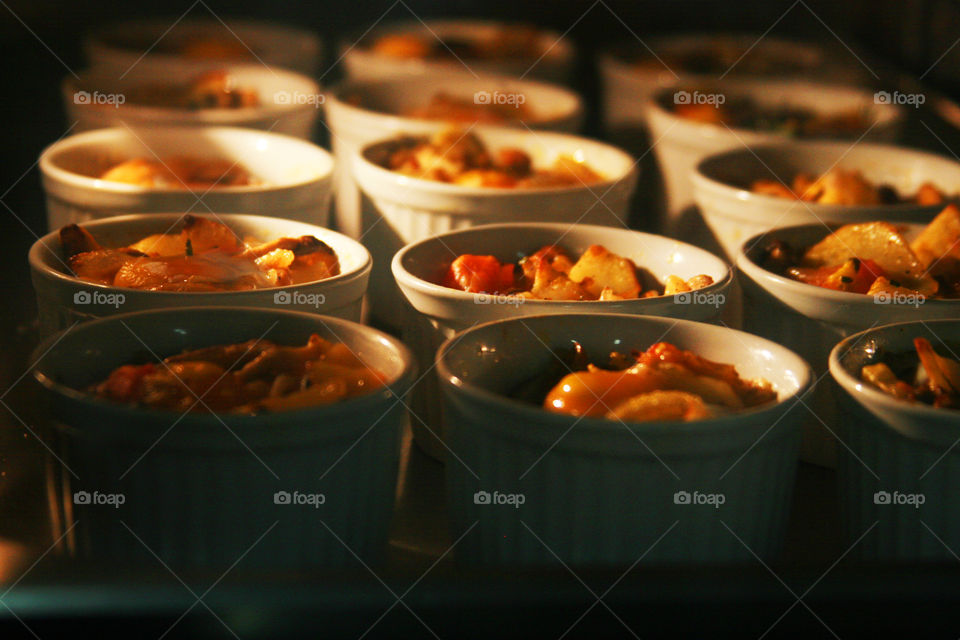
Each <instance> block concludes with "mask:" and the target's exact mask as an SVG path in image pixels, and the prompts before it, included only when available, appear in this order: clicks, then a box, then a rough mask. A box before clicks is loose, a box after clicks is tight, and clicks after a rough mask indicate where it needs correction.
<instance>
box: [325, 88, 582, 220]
mask: <svg viewBox="0 0 960 640" xmlns="http://www.w3.org/2000/svg"><path fill="white" fill-rule="evenodd" d="M494 91H500V92H504V93H511V94H517V95H523V96H524V99H525V102H524V104H525V105H526V106H527V107H529V108H530V109H532V110H533V111H534V115H535V118H534V119H531V120H529V121H527V122H524V123H522V124H521V123H520V122H516V123H513V125H515V126H516V127H518V128H521V129H525V127H524V125H526V127H529V128H531V129H535V130H546V131H564V132H567V133H574V132H576V131H577V130H578V129H579V128H580V124H581V122H582V121H583V102H582V100H581V99H580V97H579V96H578V95H577V94H576V93H574V92H572V91H570V90H569V89H565V88H563V87H559V86H555V85H551V84H546V83H542V82H534V81H532V80H518V79H516V78H509V77H505V76H480V77H477V78H475V77H473V76H471V75H470V74H464V73H424V74H416V75H407V76H404V77H402V78H393V79H388V80H372V81H364V82H345V83H343V84H341V85H339V86H337V87H334V88H333V89H332V90H331V91H330V92H329V93H328V94H327V102H326V105H325V106H326V116H327V124H328V125H329V127H330V138H331V146H332V148H333V156H334V157H335V158H336V160H337V173H336V177H335V180H336V190H337V197H336V204H335V209H334V213H335V220H336V228H337V229H338V230H339V231H342V232H343V233H346V234H347V235H348V236H350V237H352V238H359V237H360V235H361V233H362V231H361V226H362V224H361V215H360V191H359V189H358V187H357V184H356V181H355V179H354V174H353V167H352V166H351V163H352V157H353V155H354V154H356V153H357V152H358V151H359V150H360V149H361V148H362V147H363V146H365V145H367V144H370V143H372V142H376V141H379V140H385V139H387V138H392V137H396V136H401V135H428V134H431V133H434V132H436V131H439V130H441V129H443V128H446V127H448V126H450V123H449V122H444V121H441V120H424V119H422V118H411V117H408V116H403V115H399V114H402V113H404V112H406V111H408V110H410V109H412V108H415V107H419V106H422V105H424V104H425V103H426V102H427V101H429V100H430V99H431V97H432V96H433V95H435V94H437V93H446V94H449V95H453V96H457V97H460V98H466V99H469V100H472V99H475V98H474V96H475V95H476V94H477V93H478V92H487V93H488V94H491V95H492V92H494ZM507 124H510V123H507Z"/></svg>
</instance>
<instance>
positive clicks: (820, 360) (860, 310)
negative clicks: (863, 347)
mask: <svg viewBox="0 0 960 640" xmlns="http://www.w3.org/2000/svg"><path fill="white" fill-rule="evenodd" d="M923 227H924V225H919V224H917V225H908V226H907V228H908V232H907V237H908V239H910V238H911V237H913V236H915V235H916V234H917V233H919V232H920V230H921V229H922V228H923ZM828 233H830V229H829V228H827V227H825V226H824V225H822V224H810V225H802V226H796V227H785V228H781V229H774V230H772V231H769V232H765V233H764V234H761V235H759V236H755V237H753V238H750V239H748V240H747V241H746V242H744V244H743V247H742V248H741V251H740V256H739V258H738V259H737V269H738V270H739V272H740V273H742V274H743V275H744V276H745V277H743V278H740V282H741V284H742V286H743V291H744V310H745V313H744V328H745V329H746V330H747V331H750V332H751V333H755V334H757V335H760V336H763V337H765V338H768V339H770V340H776V341H777V342H779V343H781V344H783V345H785V346H786V347H788V348H790V349H793V350H794V351H796V352H797V353H798V354H800V356H801V357H803V358H804V359H805V360H806V361H807V362H809V363H810V366H811V367H813V370H814V372H815V374H816V375H817V377H818V379H820V378H824V377H825V376H826V375H827V371H828V364H827V360H828V356H829V355H830V350H831V349H833V347H834V345H836V343H837V341H838V340H841V339H842V338H845V337H847V336H849V335H851V334H853V333H857V332H859V331H863V330H865V329H869V328H871V327H875V326H877V325H884V324H889V323H891V322H905V321H909V320H921V319H922V320H925V321H926V320H935V319H940V318H957V317H960V300H949V299H942V300H937V299H933V300H925V299H922V298H918V299H914V298H912V297H905V298H904V299H902V300H900V299H894V298H892V297H890V296H880V297H876V298H875V297H874V296H868V295H866V294H859V293H847V292H844V291H834V290H831V289H825V288H823V287H818V286H815V285H811V284H804V283H802V282H797V281H796V280H792V279H790V278H787V277H785V276H781V275H778V274H776V273H774V272H772V271H768V270H766V269H764V268H763V267H761V266H760V264H759V263H758V260H759V259H760V254H761V252H762V249H763V243H764V240H782V241H785V242H788V243H789V244H790V245H792V246H795V247H808V246H812V245H813V244H815V243H816V242H819V241H820V240H822V239H823V238H824V237H825V236H826V235H827V234H828ZM837 392H838V389H837V388H836V385H833V384H831V383H830V381H829V380H822V381H821V382H820V384H818V385H817V388H816V391H815V393H814V394H813V396H812V397H811V398H810V399H809V401H808V402H807V404H808V405H809V412H810V414H811V415H808V416H807V419H806V421H805V425H804V434H803V442H802V455H803V458H804V459H805V460H807V461H810V462H814V463H818V464H822V465H825V466H831V467H832V466H835V465H836V463H837V440H836V438H837V436H838V435H839V431H838V430H839V428H840V427H841V426H842V425H843V423H844V420H843V413H842V412H841V411H839V410H838V408H837V405H838V394H837Z"/></svg>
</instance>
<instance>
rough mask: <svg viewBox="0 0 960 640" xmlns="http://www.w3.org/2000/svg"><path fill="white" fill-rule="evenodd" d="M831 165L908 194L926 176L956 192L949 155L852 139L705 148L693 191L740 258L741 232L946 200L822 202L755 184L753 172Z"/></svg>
mask: <svg viewBox="0 0 960 640" xmlns="http://www.w3.org/2000/svg"><path fill="white" fill-rule="evenodd" d="M834 166H838V167H840V168H842V169H846V170H850V169H856V170H858V171H860V172H861V173H862V174H863V176H864V177H865V178H866V179H867V180H869V181H871V182H873V183H874V184H877V185H884V184H885V185H890V186H892V187H894V188H895V189H896V190H897V191H898V192H899V193H901V194H903V195H906V196H910V195H913V194H914V193H916V192H917V190H918V189H919V188H920V186H921V185H922V184H924V183H926V182H930V183H932V184H934V185H935V186H937V187H938V188H939V189H940V190H941V191H942V192H943V193H944V194H946V195H947V196H948V197H953V198H956V196H957V195H958V187H960V163H958V162H956V161H954V160H951V159H949V158H946V157H944V156H939V155H935V154H932V153H926V152H923V151H917V150H914V149H908V148H905V147H894V146H889V145H880V144H869V143H865V142H863V143H860V144H858V145H855V146H853V147H851V146H850V144H849V143H848V142H802V141H793V142H787V143H780V144H776V145H763V146H755V147H751V148H750V149H733V150H730V151H723V152H721V153H717V154H714V155H711V156H707V157H706V158H704V159H703V160H701V161H700V162H699V163H698V164H697V168H696V171H695V172H694V174H693V194H694V199H695V200H696V203H697V207H698V208H699V210H700V214H701V215H702V216H703V219H704V221H706V223H707V226H708V227H710V231H711V232H712V234H713V237H714V238H715V239H716V240H717V242H718V243H719V244H720V246H722V247H723V249H724V251H725V252H726V254H727V256H728V257H729V259H730V260H736V259H737V253H738V252H739V250H740V246H741V245H742V244H743V241H744V240H746V239H747V238H750V237H751V236H755V235H757V234H758V233H760V232H762V231H766V230H768V229H773V228H776V227H790V226H795V225H800V224H810V223H814V222H826V223H842V224H853V223H857V222H870V221H873V220H886V221H887V222H929V221H930V220H932V219H933V218H934V216H936V215H937V214H938V213H940V211H942V210H943V207H944V206H945V205H944V204H936V205H926V206H923V205H919V204H915V203H911V202H904V203H900V204H878V205H856V206H853V205H838V204H818V203H816V202H799V201H797V200H793V199H790V198H780V197H777V196H770V195H765V194H760V193H752V192H751V191H750V184H751V183H752V182H753V181H754V180H761V179H763V180H771V179H772V180H777V181H780V182H782V183H784V184H786V185H788V186H789V185H791V184H792V183H793V178H794V176H796V175H797V174H798V173H801V172H802V173H807V174H809V175H813V176H819V175H822V174H823V173H825V172H827V171H829V170H830V169H832V168H833V167H834ZM771 172H772V173H771Z"/></svg>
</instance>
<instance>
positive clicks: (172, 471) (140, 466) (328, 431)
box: [34, 307, 414, 570]
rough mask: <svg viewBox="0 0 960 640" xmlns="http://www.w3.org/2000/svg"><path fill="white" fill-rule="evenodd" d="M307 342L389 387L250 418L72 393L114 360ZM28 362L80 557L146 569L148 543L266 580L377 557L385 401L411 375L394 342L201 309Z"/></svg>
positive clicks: (387, 515) (55, 349) (122, 319)
mask: <svg viewBox="0 0 960 640" xmlns="http://www.w3.org/2000/svg"><path fill="white" fill-rule="evenodd" d="M313 333H317V334H319V335H320V336H321V337H324V338H326V339H328V340H332V341H335V342H341V343H343V344H345V345H347V346H348V347H349V348H350V349H351V350H353V351H354V352H355V353H356V354H357V355H358V356H359V357H360V359H361V360H363V361H364V363H366V364H367V365H368V366H370V367H373V368H375V369H377V370H378V371H380V372H381V373H383V374H385V376H386V377H387V380H388V382H387V385H386V386H385V387H383V388H382V389H380V390H377V391H375V392H373V393H370V394H368V395H364V396H358V397H356V398H352V399H349V400H346V401H344V402H340V403H336V404H332V405H329V406H323V407H314V408H309V409H301V410H295V411H288V412H277V413H264V414H260V415H255V416H235V415H229V414H223V415H221V416H213V415H211V414H209V413H206V412H203V413H188V414H184V415H180V414H177V413H176V412H171V411H160V410H147V409H143V408H137V407H132V406H127V405H121V404H116V403H112V402H109V401H106V400H100V399H97V398H95V397H93V396H91V395H90V394H88V393H86V392H85V391H83V389H85V388H86V387H87V386H89V385H91V384H95V383H97V382H99V381H100V380H102V379H104V378H105V377H106V376H107V375H108V374H109V373H110V371H112V370H113V369H114V368H116V367H118V366H120V365H123V364H129V363H143V362H149V361H155V357H154V356H153V354H156V356H158V357H165V356H168V355H173V354H177V353H180V352H181V351H183V350H186V349H193V348H199V347H206V346H212V345H222V344H234V343H240V342H245V341H247V340H255V339H258V338H264V339H268V340H273V341H275V342H279V343H281V344H304V343H305V342H306V340H307V339H308V337H309V336H310V335H311V334H313ZM151 352H152V353H151ZM36 354H37V357H38V358H39V360H38V361H37V363H36V365H35V367H34V375H35V377H36V378H37V379H38V380H39V381H40V383H41V384H42V385H43V386H44V387H45V393H44V394H43V397H44V398H45V399H46V401H45V403H44V410H45V411H46V412H48V413H49V419H50V421H51V423H52V426H53V427H54V430H55V433H56V435H57V439H56V441H55V444H56V447H55V449H54V450H55V451H56V453H57V456H58V459H59V460H53V461H51V466H52V467H53V468H54V469H55V470H56V472H57V474H56V476H58V477H56V476H55V477H54V478H52V481H53V482H54V486H53V487H52V489H53V491H55V492H58V493H59V494H60V496H61V501H60V505H59V508H60V509H63V511H64V513H63V516H64V517H63V520H62V521H63V522H65V523H67V525H66V526H67V527H69V526H71V525H75V526H74V527H73V528H72V529H70V530H69V534H68V535H69V540H70V542H71V546H72V548H73V549H75V552H76V554H77V555H79V556H83V557H87V558H92V559H100V560H102V559H107V558H109V559H110V560H111V561H113V562H116V561H120V562H123V563H128V564H136V563H138V562H143V563H150V564H155V563H156V558H154V557H152V556H151V555H150V552H148V551H147V550H146V549H145V548H144V546H143V544H145V545H147V546H148V547H149V548H150V549H151V551H152V552H153V553H155V554H157V555H158V556H159V557H160V558H162V559H163V561H164V562H166V563H168V564H171V565H174V566H178V567H214V566H218V567H226V566H230V565H232V564H233V563H234V562H236V561H238V560H239V559H240V558H241V556H243V555H244V552H249V553H247V555H246V556H245V557H244V558H243V563H244V566H255V567H258V568H264V569H271V570H272V569H276V568H278V567H282V568H290V569H293V568H300V567H303V566H305V565H311V566H316V565H327V566H329V565H352V564H354V563H356V557H355V556H354V555H353V554H354V553H356V554H357V555H358V556H360V557H361V558H365V559H366V561H368V562H376V561H378V560H380V559H382V558H383V555H384V553H385V551H386V546H387V534H388V527H389V524H390V520H391V517H392V515H393V501H394V493H395V485H396V478H397V467H398V459H399V448H400V447H399V445H400V433H401V430H402V428H403V424H404V420H405V417H404V411H403V405H402V404H400V403H399V402H398V400H397V398H399V397H402V395H403V394H404V393H405V392H406V390H407V389H408V388H409V385H410V383H411V381H412V378H413V375H414V364H413V358H412V356H411V355H410V352H409V351H408V350H407V348H406V347H404V346H403V345H402V344H401V343H400V342H399V341H397V340H395V339H393V338H391V337H389V336H387V335H385V334H383V333H380V332H378V331H375V330H373V329H371V328H369V327H364V326H361V325H359V324H355V323H353V322H348V321H345V320H341V319H337V318H330V317H325V316H320V315H316V314H307V313H296V312H290V311H280V310H267V309H249V308H211V307H198V308H184V309H166V310H154V311H147V312H142V313H130V314H123V315H119V316H114V317H112V318H104V319H101V320H97V321H93V322H89V323H86V324H84V325H81V326H79V327H76V328H75V329H73V330H71V331H67V332H66V333H64V334H62V335H58V336H56V337H51V338H50V339H49V340H48V341H46V342H45V343H43V344H42V345H41V346H40V347H39V349H38V351H37V352H36ZM105 496H115V497H114V498H112V502H111V500H110V499H109V498H107V497H105ZM116 496H122V502H121V499H120V498H117V497H116ZM117 503H119V504H117ZM114 505H116V506H114ZM335 536H336V537H335ZM337 537H339V538H340V540H338V539H337ZM138 538H139V540H138ZM141 541H142V543H143V544H141ZM347 547H349V549H350V550H349V551H348V549H347Z"/></svg>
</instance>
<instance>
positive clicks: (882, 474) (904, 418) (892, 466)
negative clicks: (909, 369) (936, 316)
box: [830, 316, 960, 562]
mask: <svg viewBox="0 0 960 640" xmlns="http://www.w3.org/2000/svg"><path fill="white" fill-rule="evenodd" d="M958 317H960V316H955V319H952V320H932V321H919V322H918V321H914V322H904V323H899V324H892V325H887V326H883V327H877V328H875V329H868V330H867V331H864V332H862V333H858V334H855V335H852V336H850V337H848V338H847V339H845V340H843V341H842V342H840V343H839V344H838V345H836V347H834V349H833V351H832V352H831V353H830V373H831V374H832V375H833V378H834V380H835V381H836V382H837V383H838V384H839V385H840V386H841V387H843V389H844V390H845V391H846V392H847V394H849V396H850V397H852V398H853V401H850V399H849V398H845V400H846V401H847V405H853V404H856V405H857V406H855V407H851V408H850V409H849V410H850V415H851V418H850V419H847V420H845V421H844V422H843V435H844V437H845V439H846V444H847V447H849V451H848V452H845V453H844V455H843V456H842V458H841V461H840V466H839V471H840V474H839V478H840V506H841V522H842V525H843V533H844V537H845V539H846V541H847V544H853V543H854V542H856V541H857V539H858V538H860V537H861V536H863V538H862V540H861V541H860V542H859V543H858V544H857V545H856V546H855V547H854V548H853V550H852V552H851V553H852V554H853V555H854V556H855V557H859V558H861V559H865V560H875V561H876V560H879V561H886V562H918V561H928V562H931V561H941V562H953V561H954V559H955V557H956V556H955V553H956V550H957V549H960V501H958V498H957V496H956V484H957V478H958V477H960V451H957V449H956V446H955V445H956V442H957V438H958V437H960V434H958V427H960V412H958V411H957V410H955V409H953V410H952V409H935V408H933V407H931V406H928V405H922V404H918V403H912V402H907V401H903V400H897V399H896V398H892V397H890V396H888V395H886V394H884V393H883V392H881V391H880V390H878V389H875V388H873V387H872V386H871V385H869V384H866V383H864V382H861V380H860V369H861V368H862V367H863V365H865V364H872V363H874V362H876V361H877V356H876V352H877V351H880V352H881V353H885V354H891V355H893V354H904V353H910V352H913V351H914V346H913V339H914V338H917V337H923V338H927V339H928V340H929V341H930V342H931V344H932V345H933V346H934V348H935V349H937V350H938V351H940V352H941V353H944V354H945V355H947V356H948V357H953V358H956V354H955V353H954V354H952V355H951V354H949V353H948V352H946V351H945V347H944V342H946V343H948V344H949V345H954V346H949V347H947V348H949V349H953V348H955V345H957V344H960V319H957V318H958ZM881 359H882V358H881ZM921 496H922V498H921ZM911 497H912V498H911ZM921 500H922V502H921ZM868 530H869V533H866V535H864V533H865V532H867V531H868Z"/></svg>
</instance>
